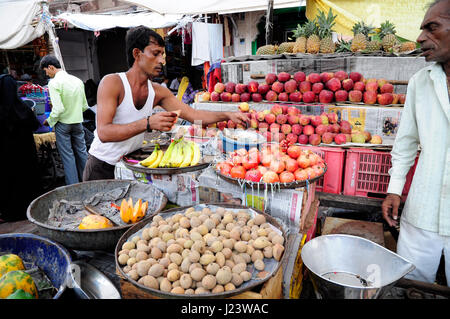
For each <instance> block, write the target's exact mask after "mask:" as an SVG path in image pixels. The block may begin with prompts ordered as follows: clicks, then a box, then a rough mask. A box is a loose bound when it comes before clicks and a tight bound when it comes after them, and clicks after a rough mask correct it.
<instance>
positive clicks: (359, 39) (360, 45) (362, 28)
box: [351, 21, 374, 52]
mask: <svg viewBox="0 0 450 319" xmlns="http://www.w3.org/2000/svg"><path fill="white" fill-rule="evenodd" d="M373 29H374V28H373V27H371V26H369V25H366V24H365V23H364V21H361V22H357V23H355V25H354V26H353V28H352V31H353V34H354V37H353V40H352V45H351V50H352V52H357V51H364V50H366V49H367V44H368V43H369V41H368V40H367V39H368V37H369V33H371V32H373Z"/></svg>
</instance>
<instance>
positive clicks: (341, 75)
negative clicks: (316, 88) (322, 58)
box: [334, 70, 348, 81]
mask: <svg viewBox="0 0 450 319" xmlns="http://www.w3.org/2000/svg"><path fill="white" fill-rule="evenodd" d="M334 77H335V78H337V79H338V80H339V81H344V80H345V79H348V74H347V72H345V71H342V70H341V71H337V72H334Z"/></svg>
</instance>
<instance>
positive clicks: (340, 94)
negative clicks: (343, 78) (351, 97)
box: [334, 79, 351, 102]
mask: <svg viewBox="0 0 450 319" xmlns="http://www.w3.org/2000/svg"><path fill="white" fill-rule="evenodd" d="M348 80H350V79H348ZM350 81H351V80H350ZM334 98H335V99H336V102H345V101H347V98H348V92H347V91H345V90H337V91H336V93H334Z"/></svg>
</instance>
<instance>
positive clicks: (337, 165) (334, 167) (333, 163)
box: [301, 146, 345, 194]
mask: <svg viewBox="0 0 450 319" xmlns="http://www.w3.org/2000/svg"><path fill="white" fill-rule="evenodd" d="M301 148H302V149H308V150H311V151H313V152H315V153H317V154H319V155H320V156H321V157H322V158H323V159H324V160H325V163H327V172H326V173H325V175H324V176H323V178H321V179H320V180H319V181H318V182H317V183H316V190H317V191H319V192H324V193H332V194H340V193H341V191H342V175H343V172H344V160H345V150H344V149H341V148H338V147H323V146H301Z"/></svg>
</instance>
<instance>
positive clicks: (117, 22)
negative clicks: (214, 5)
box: [56, 12, 182, 31]
mask: <svg viewBox="0 0 450 319" xmlns="http://www.w3.org/2000/svg"><path fill="white" fill-rule="evenodd" d="M56 18H58V19H62V20H66V21H68V22H69V23H71V24H73V25H74V26H75V27H77V28H80V29H83V30H89V31H101V30H106V29H111V28H116V27H120V28H131V27H136V26H139V25H144V26H146V27H149V28H153V29H157V28H167V27H171V26H174V25H176V24H177V21H178V20H179V19H181V18H182V15H181V14H168V15H161V14H158V13H156V12H139V13H130V14H83V13H69V12H64V13H62V14H60V15H58V16H57V17H56Z"/></svg>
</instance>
